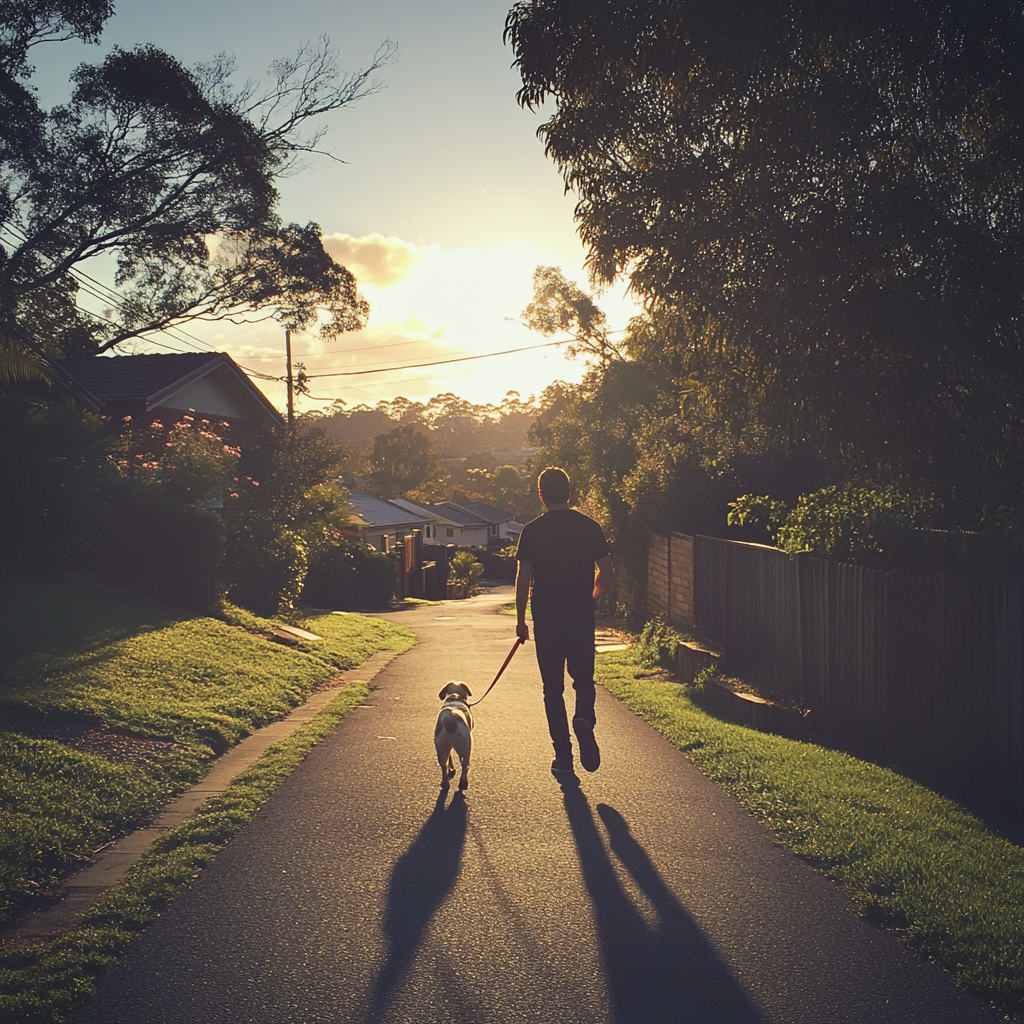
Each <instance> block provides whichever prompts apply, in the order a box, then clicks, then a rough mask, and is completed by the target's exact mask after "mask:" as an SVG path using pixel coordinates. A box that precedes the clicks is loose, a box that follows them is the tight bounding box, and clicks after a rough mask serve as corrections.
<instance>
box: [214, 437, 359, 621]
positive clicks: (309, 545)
mask: <svg viewBox="0 0 1024 1024" xmlns="http://www.w3.org/2000/svg"><path fill="white" fill-rule="evenodd" d="M347 458H348V450H347V449H346V448H345V447H344V446H342V445H340V444H338V443H337V442H336V441H332V440H331V439H330V438H328V437H327V435H326V434H325V433H324V431H323V430H321V429H320V428H319V427H315V426H311V425H309V424H299V425H297V426H295V427H281V428H277V429H274V430H267V431H265V432H264V433H263V434H261V435H260V436H259V437H258V438H256V440H255V441H253V443H252V444H250V445H248V446H246V448H245V450H244V451H243V453H242V455H241V458H240V459H239V462H238V475H237V476H236V477H233V478H232V480H231V482H230V483H231V489H229V491H228V496H227V501H226V502H225V510H224V520H225V532H226V535H227V551H226V555H225V564H224V572H223V575H224V578H225V581H226V583H227V586H228V591H229V594H230V595H231V598H232V600H234V601H236V602H238V603H239V604H242V605H244V606H245V607H246V608H249V609H251V610H253V611H257V612H260V613H262V614H265V615H270V614H273V613H274V612H276V611H279V610H281V611H284V610H287V609H290V608H293V607H294V606H295V602H296V601H297V600H298V598H299V595H300V593H301V592H302V587H303V582H304V580H305V578H306V571H307V569H308V566H309V561H310V558H314V557H317V556H319V555H321V554H322V553H324V552H326V551H328V550H329V549H330V548H331V547H333V546H334V545H336V544H339V543H340V542H341V540H342V536H343V533H344V531H345V529H346V527H347V525H348V518H349V514H350V512H351V507H350V506H349V503H348V499H347V496H346V494H345V492H344V491H343V490H342V489H341V488H340V487H338V486H337V484H335V483H334V478H335V477H337V476H339V475H340V474H341V472H342V470H343V468H344V465H345V462H346V460H347Z"/></svg>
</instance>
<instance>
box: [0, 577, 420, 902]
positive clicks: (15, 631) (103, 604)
mask: <svg viewBox="0 0 1024 1024" xmlns="http://www.w3.org/2000/svg"><path fill="white" fill-rule="evenodd" d="M0 584H2V585H0V622H2V623H3V631H2V632H0V704H2V705H7V706H8V707H14V708H18V709H21V710H27V711H32V712H36V713H40V714H42V715H44V716H47V715H51V716H52V715H60V716H62V717H63V716H70V717H71V718H77V719H82V720H85V721H86V722H89V723H95V724H97V725H100V726H102V727H104V728H106V729H111V730H118V731H122V732H127V733H131V734H133V735H136V736H144V737H154V738H157V739H159V740H162V741H165V743H164V745H163V746H162V747H161V748H160V749H158V750H156V751H155V752H154V754H153V755H152V757H150V758H149V759H148V760H145V761H144V762H143V763H142V764H140V765H131V764H111V763H109V762H108V761H107V760H105V759H103V758H101V757H97V756H94V755H91V754H83V753H78V752H75V751H73V750H69V749H68V748H67V747H65V746H64V745H62V744H60V743H57V742H54V741H52V740H31V739H27V738H26V737H22V736H18V735H16V734H13V733H9V732H8V733H0V922H3V921H4V920H6V919H8V918H9V917H10V915H11V913H12V912H13V910H14V907H15V905H16V904H17V902H18V901H19V900H23V899H24V898H25V897H27V896H31V895H33V894H35V893H38V892H41V891H45V889H46V888H47V887H48V886H52V885H53V884H54V882H55V881H56V880H57V879H58V878H59V877H60V875H61V874H62V873H64V872H65V871H66V870H67V869H68V868H69V867H71V866H73V865H74V864H75V863H76V862H77V861H79V860H81V859H82V858H84V857H87V856H88V855H89V854H91V853H92V851H93V850H95V849H96V847H97V846H99V845H101V844H102V843H103V842H105V841H107V840H108V839H109V838H111V837H112V836H114V835H116V834H117V833H118V832H119V831H121V830H123V828H124V827H125V826H126V825H127V824H129V823H131V822H133V821H137V820H138V819H139V818H141V817H143V816H144V815H146V814H148V813H150V812H152V811H153V810H155V809H156V808H157V807H158V806H159V805H160V804H161V803H162V802H163V801H164V800H165V799H166V797H167V796H168V795H169V794H170V793H172V792H175V791H180V790H181V789H182V788H183V787H184V786H185V785H187V784H188V783H190V782H192V781H194V780H195V779H196V778H198V776H199V775H200V773H201V772H202V769H203V767H204V766H205V764H206V763H208V761H209V759H210V758H211V756H212V755H213V753H214V751H215V750H223V749H226V748H227V747H228V746H231V745H232V744H234V743H236V742H238V740H240V739H242V738H243V737H244V736H246V735H248V734H249V733H251V732H252V731H253V730H254V729H256V728H258V727H260V726H261V725H264V724H266V723H267V722H270V721H272V720H274V719H276V718H280V717H282V716H283V715H284V714H286V713H287V712H288V711H289V710H290V709H291V708H293V707H295V706H296V705H298V704H300V703H301V702H302V701H303V700H304V699H305V698H306V697H307V696H308V695H309V693H310V691H311V690H312V689H313V687H314V686H315V685H316V684H317V683H319V682H321V681H323V680H325V679H328V678H330V677H332V676H334V675H335V674H337V672H338V671H340V670H343V669H346V668H351V667H354V666H356V665H358V664H360V663H361V662H362V661H365V660H366V658H367V657H369V656H370V655H371V654H373V653H374V652H375V651H378V650H381V649H385V648H386V649H392V650H399V651H401V650H406V649H407V648H408V647H409V646H410V645H411V644H412V642H413V641H412V637H411V635H410V634H409V633H408V632H407V631H405V630H403V629H401V628H400V627H397V626H393V625H391V624H390V623H385V622H382V621H381V620H379V619H371V618H366V617H363V616H359V615H331V614H325V615H318V616H316V617H314V618H311V619H308V620H307V622H306V625H307V626H308V627H309V628H310V629H311V630H312V631H313V632H315V633H317V634H319V635H320V636H322V637H323V640H322V641H320V642H317V643H310V644H306V645H302V646H301V647H299V648H297V649H293V648H289V647H283V646H281V645H279V644H274V643H270V642H268V641H267V639H266V638H265V636H264V635H262V633H265V632H267V631H268V628H269V626H270V624H269V623H266V622H265V621H263V620H258V619H256V618H254V617H252V616H248V615H246V614H245V613H241V614H236V615H235V616H234V618H235V619H236V621H239V622H241V623H244V625H245V626H246V627H247V628H241V627H240V626H233V625H229V624H228V623H227V622H223V621H219V620H217V619H212V618H191V619H189V618H185V619H174V618H170V617H168V616H166V615H164V614H162V613H161V612H160V610H159V609H157V608H155V607H152V606H135V605H133V604H126V603H123V602H122V601H119V600H116V599H114V598H111V597H108V596H105V595H103V594H96V593H92V592H86V591H81V590H78V589H77V588H75V587H72V586H68V585H64V584H56V583H53V582H47V581H38V580H36V581H25V580H14V579H11V578H4V579H2V580H0ZM172 744H173V745H172Z"/></svg>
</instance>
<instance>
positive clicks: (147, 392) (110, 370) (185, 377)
mask: <svg viewBox="0 0 1024 1024" xmlns="http://www.w3.org/2000/svg"><path fill="white" fill-rule="evenodd" d="M52 366H53V367H54V370H55V372H56V374H57V376H58V378H59V379H60V380H61V382H62V383H63V384H64V385H65V386H66V387H67V388H69V390H71V391H72V393H73V394H74V395H75V396H76V397H77V398H78V400H79V401H80V402H82V404H83V405H85V406H86V407H87V408H89V409H91V410H92V411H93V412H95V413H99V414H100V415H103V416H112V417H115V418H118V419H120V418H122V417H124V416H131V417H132V418H133V419H136V420H139V421H142V422H145V423H152V422H153V421H154V420H160V421H161V422H162V423H164V424H165V425H169V424H171V423H174V422H175V421H177V420H179V419H181V417H182V416H184V415H185V414H186V413H188V412H192V413H194V414H195V415H196V416H198V417H199V418H200V419H208V420H211V421H223V422H225V423H227V424H228V427H229V439H230V441H231V442H232V443H233V444H244V443H245V442H246V441H250V440H252V438H253V437H255V436H256V435H257V434H258V433H259V432H260V431H261V430H263V428H264V427H268V426H278V425H280V424H281V423H282V422H283V420H282V418H281V414H280V413H279V412H278V411H277V410H276V409H275V408H274V406H273V405H271V404H270V401H269V400H268V399H267V397H266V396H265V395H264V394H263V392H262V391H260V389H259V388H257V387H256V385H255V384H253V383H252V381H250V380H249V378H248V377H247V376H246V375H245V373H244V372H243V371H242V369H241V368H240V367H239V366H238V364H237V363H236V362H235V361H234V360H233V359H232V358H231V356H229V355H228V354H227V353H225V352H185V353H176V354H173V355H141V356H79V357H76V358H73V359H62V360H60V361H59V362H56V363H53V364H52Z"/></svg>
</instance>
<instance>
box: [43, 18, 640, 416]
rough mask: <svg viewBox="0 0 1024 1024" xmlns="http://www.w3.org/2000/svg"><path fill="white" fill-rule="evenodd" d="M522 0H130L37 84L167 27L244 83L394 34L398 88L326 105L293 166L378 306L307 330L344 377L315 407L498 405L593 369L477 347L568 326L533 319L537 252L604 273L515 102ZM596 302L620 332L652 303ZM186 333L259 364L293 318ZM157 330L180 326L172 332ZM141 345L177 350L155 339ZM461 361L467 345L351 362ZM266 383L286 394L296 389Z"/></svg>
mask: <svg viewBox="0 0 1024 1024" xmlns="http://www.w3.org/2000/svg"><path fill="white" fill-rule="evenodd" d="M510 3H511V0H330V2H325V0H298V2H292V3H283V2H277V0H203V2H197V0H175V3H173V4H154V3H152V0H119V2H118V3H117V13H116V15H115V17H114V18H113V19H112V20H111V21H110V22H108V25H107V28H106V30H105V32H104V35H103V39H102V41H101V43H100V45H99V46H98V47H97V46H84V45H80V44H77V43H73V44H67V43H66V44H61V45H60V46H54V47H51V48H50V52H49V53H47V54H46V55H45V57H40V58H37V60H36V63H37V66H38V67H39V69H40V74H39V85H40V89H41V94H42V97H43V99H44V101H57V100H59V99H61V98H62V95H63V94H64V92H65V91H66V88H67V85H66V83H67V75H68V73H69V72H70V70H71V69H72V68H73V67H74V66H75V65H76V64H78V63H79V62H80V61H82V60H88V61H90V62H92V61H97V60H99V59H100V58H101V57H102V54H103V52H105V51H106V50H108V49H109V48H110V47H111V46H113V45H115V44H117V45H121V46H131V45H134V44H136V43H154V44H156V45H157V46H160V47H162V48H163V49H165V50H167V51H168V52H170V53H172V54H173V55H174V56H176V57H177V58H178V59H179V60H181V61H182V62H184V63H185V64H188V65H192V64H195V63H198V62H200V61H205V60H209V59H210V58H212V57H214V56H215V55H217V54H220V53H227V54H229V55H232V56H233V57H234V59H235V61H236V66H237V77H238V79H239V80H244V79H246V78H254V79H258V78H265V77H266V69H267V67H268V66H269V64H270V63H271V61H273V60H274V59H275V58H278V57H281V56H285V55H288V54H289V53H294V52H295V50H296V49H297V48H298V47H299V46H300V45H301V44H302V43H306V42H309V41H316V40H317V39H318V38H319V37H320V36H324V35H326V36H328V37H329V39H330V41H331V45H332V47H333V48H335V49H336V50H337V51H338V58H339V65H340V66H341V68H343V69H345V70H347V71H357V70H359V69H361V68H363V67H366V66H367V65H368V64H370V63H371V62H372V60H373V58H374V54H375V53H376V52H377V50H378V47H380V46H381V45H382V44H384V43H385V41H386V40H390V41H391V42H393V43H395V44H397V52H396V56H395V59H394V61H393V62H392V63H391V64H390V65H389V66H387V67H385V68H383V69H382V71H381V72H380V74H379V75H378V76H377V77H378V78H379V79H380V82H381V86H382V87H381V88H380V89H379V90H378V91H377V92H376V93H375V94H373V95H370V96H367V97H365V98H363V99H361V100H359V101H358V102H357V103H355V104H354V105H352V106H350V107H348V108H346V109H344V110H341V111H337V112H335V113H334V114H332V115H329V116H328V117H327V118H326V119H325V124H326V125H327V128H328V133H327V135H326V137H325V139H324V142H323V143H322V145H323V147H324V148H326V149H327V150H329V151H330V152H331V153H333V155H334V157H335V158H336V159H335V160H331V159H329V158H327V157H323V156H321V157H313V158H312V160H311V162H310V163H309V165H308V166H307V167H305V168H304V169H303V170H301V171H300V172H299V173H297V174H295V175H294V176H291V177H288V178H286V179H283V180H281V181H280V182H279V185H280V191H281V206H280V212H281V214H282V216H283V217H284V219H285V220H286V221H296V222H299V223H306V222H308V221H315V222H316V223H317V224H319V225H320V227H321V229H322V231H323V234H324V238H325V244H326V246H327V248H328V251H329V252H330V253H331V255H332V256H334V258H335V259H336V260H338V262H340V263H343V264H344V265H345V266H347V267H348V268H349V269H350V270H351V271H352V272H353V273H354V274H355V276H356V278H357V280H358V282H359V288H360V291H361V293H362V294H363V295H364V296H365V297H366V298H367V299H368V300H369V303H370V307H371V313H370V319H369V322H368V324H367V327H366V328H365V329H364V330H362V331H359V332H352V333H349V334H345V335H342V336H341V337H340V338H339V339H338V340H336V341H333V342H329V343H324V342H321V341H320V340H319V339H318V338H317V337H316V336H315V335H313V334H299V335H293V352H294V359H295V361H296V362H302V363H303V364H304V366H305V368H306V371H307V372H308V373H310V374H311V375H315V374H318V373H324V374H346V375H344V376H323V377H314V379H313V380H312V381H311V395H312V396H314V397H313V398H308V399H302V400H301V401H300V403H299V406H298V408H299V410H300V411H306V410H311V409H323V408H326V407H327V406H329V404H330V402H331V401H333V400H334V399H336V398H340V399H342V400H343V401H344V402H345V403H346V405H347V407H352V406H355V405H358V404H361V403H366V404H370V405H374V404H376V403H377V402H378V401H380V400H381V399H388V400H389V399H392V398H395V397H397V396H398V395H404V396H405V397H408V398H413V399H418V400H424V399H426V398H429V397H430V396H432V395H435V394H439V393H443V392H448V391H451V392H454V393H455V394H457V395H459V396H460V397H462V398H466V399H468V400H470V401H472V402H477V403H487V402H494V403H497V402H500V401H501V399H502V397H503V396H504V395H505V394H506V392H508V391H509V390H516V391H518V392H519V393H520V394H521V395H522V396H523V397H524V398H525V397H527V396H528V395H539V394H540V392H541V391H542V390H543V389H544V388H545V387H546V386H547V385H548V384H550V383H551V382H552V381H554V380H566V381H576V380H578V379H579V378H580V377H581V375H582V372H583V369H584V367H583V365H582V363H580V362H578V361H575V362H574V361H569V360H567V359H566V358H565V356H564V355H563V354H562V349H561V348H550V347H549V348H540V349H535V350H534V351H527V352H518V353H515V354H510V355H499V356H493V357H488V358H480V359H468V360H467V359H465V357H467V356H482V355H487V354H488V353H496V352H504V351H507V350H509V349H522V348H526V347H529V346H538V345H542V344H544V343H545V342H547V341H549V340H552V339H547V338H544V337H542V336H540V335H538V334H534V333H531V332H530V331H529V330H527V329H526V327H524V326H523V325H522V324H521V323H517V322H515V320H516V318H517V317H519V315H520V313H521V312H522V310H523V308H524V307H525V306H526V304H527V303H528V302H529V300H530V296H531V293H532V275H533V271H534V268H535V267H537V266H538V265H555V266H559V267H561V268H562V270H563V272H564V273H565V274H566V276H567V277H569V278H570V279H572V280H575V281H576V282H577V283H579V284H580V285H582V286H584V287H586V286H587V278H586V273H585V270H584V256H585V254H584V250H583V247H582V245H581V244H580V242H579V239H578V238H577V236H576V232H575V226H574V223H573V207H574V203H575V199H574V197H573V196H572V195H571V194H570V195H566V194H565V191H564V188H563V184H562V180H561V177H560V175H559V174H558V171H557V170H556V168H555V166H554V165H553V164H552V163H551V162H550V161H549V160H548V159H547V158H546V157H545V156H544V152H543V145H542V143H541V142H540V140H539V139H538V138H537V137H536V131H537V128H538V126H539V125H540V124H541V123H542V122H543V118H544V116H545V115H544V113H543V112H541V113H540V114H538V113H534V112H530V111H526V110H523V109H521V108H520V107H519V106H518V104H517V103H516V100H515V94H516V90H517V89H518V87H519V85H520V81H519V76H518V74H517V73H516V71H515V69H514V68H512V67H511V64H512V59H513V55H512V51H511V50H510V49H509V48H508V47H507V46H505V45H504V44H503V42H502V31H503V28H504V22H505V16H506V14H507V11H508V7H509V6H510ZM339 161H343V162H339ZM85 269H86V270H87V272H90V273H91V272H92V271H91V270H90V268H88V267H86V268H85ZM598 303H599V305H600V306H601V308H602V309H603V310H604V311H605V312H606V314H607V315H608V318H609V321H610V324H611V327H612V328H613V329H617V330H621V329H622V328H624V327H625V326H626V324H627V322H628V320H629V318H630V316H633V315H635V314H636V312H637V309H636V307H635V306H634V305H633V303H632V302H631V301H630V300H629V299H628V298H627V297H626V295H625V293H624V286H621V285H616V286H614V287H613V288H612V289H610V290H608V291H606V292H605V293H604V294H602V295H601V296H600V297H599V299H598ZM188 332H189V333H190V334H192V335H194V336H195V337H196V338H198V339H201V341H202V342H203V343H204V344H205V345H209V346H212V347H213V348H215V349H216V350H217V351H226V352H228V353H230V354H231V355H232V356H233V357H234V358H235V359H236V360H237V361H238V362H240V363H241V364H243V365H244V366H246V367H248V368H251V369H252V370H256V371H259V372H260V373H263V374H269V375H271V376H282V375H283V374H284V369H285V367H284V362H285V360H284V333H283V331H282V330H281V329H280V328H279V327H278V326H277V325H276V324H267V323H263V324H254V325H243V326H235V325H231V324H225V323H220V324H193V325H191V326H190V327H189V328H188ZM156 340H159V341H160V342H161V344H163V345H166V344H167V343H168V339H167V337H166V336H163V337H159V338H158V339H156ZM172 344H173V345H174V347H176V348H179V349H184V347H185V344H186V343H182V342H172ZM187 344H191V345H193V346H194V345H195V344H196V343H195V342H189V343H187ZM136 350H137V351H167V349H166V348H159V347H157V346H155V345H151V344H146V343H141V344H138V345H137V346H136ZM446 359H452V360H454V359H462V360H463V361H462V362H454V363H451V364H449V365H447V366H434V367H419V368H410V369H404V370H391V371H390V372H375V373H359V374H354V373H352V371H356V370H367V369H374V370H376V369H377V368H379V367H382V366H388V367H403V366H409V365H410V364H417V363H428V362H437V361H439V360H446ZM258 384H259V386H260V387H261V388H262V389H263V390H264V391H265V393H266V394H267V395H268V396H269V397H270V398H271V400H272V401H274V402H275V403H277V404H278V405H283V401H284V397H283V388H282V387H281V386H279V385H275V384H274V383H270V382H266V381H259V382H258Z"/></svg>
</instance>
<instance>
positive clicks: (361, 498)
mask: <svg viewBox="0 0 1024 1024" xmlns="http://www.w3.org/2000/svg"><path fill="white" fill-rule="evenodd" d="M348 500H349V501H350V502H351V503H352V507H353V509H354V510H355V512H356V514H357V516H358V517H359V519H360V520H362V523H364V524H366V525H361V524H360V523H359V522H358V521H356V520H352V525H353V526H355V527H357V528H358V530H359V539H360V540H364V541H366V543H367V544H370V545H372V546H373V547H375V548H376V549H377V550H378V551H391V550H392V549H393V548H394V546H395V545H396V544H397V543H398V542H399V541H401V540H402V538H403V537H405V536H406V534H409V533H412V531H413V530H419V531H421V535H422V537H423V539H424V540H425V541H426V540H427V536H426V530H427V527H428V526H429V525H431V524H432V520H431V519H430V517H429V516H428V515H427V514H426V513H425V512H423V511H422V510H417V511H411V510H410V509H408V508H403V507H402V505H399V504H398V503H397V502H395V501H388V500H387V498H378V497H376V495H373V494H369V493H368V492H367V491H350V492H349V496H348ZM413 508H415V506H413ZM431 542H432V543H436V542H434V541H432V540H431Z"/></svg>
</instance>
